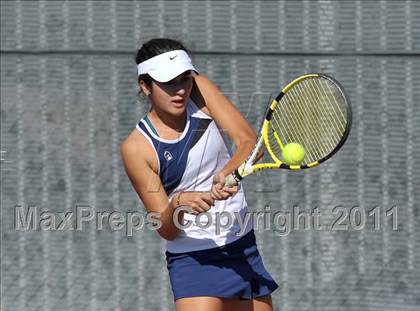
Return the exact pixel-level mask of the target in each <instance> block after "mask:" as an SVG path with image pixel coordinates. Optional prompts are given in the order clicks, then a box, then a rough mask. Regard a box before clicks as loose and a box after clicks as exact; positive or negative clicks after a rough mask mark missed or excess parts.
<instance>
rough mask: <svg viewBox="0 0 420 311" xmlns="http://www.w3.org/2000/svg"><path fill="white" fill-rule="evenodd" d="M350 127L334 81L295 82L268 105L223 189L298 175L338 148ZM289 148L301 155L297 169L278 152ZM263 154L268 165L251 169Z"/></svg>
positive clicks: (318, 77) (320, 77) (309, 77)
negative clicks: (274, 172)
mask: <svg viewBox="0 0 420 311" xmlns="http://www.w3.org/2000/svg"><path fill="white" fill-rule="evenodd" d="M351 121H352V113H351V107H350V101H349V99H348V98H347V96H346V94H345V93H344V90H343V88H342V86H341V85H340V84H339V83H338V82H337V81H336V80H335V79H334V78H332V77H330V76H327V75H325V74H319V73H317V74H306V75H303V76H300V77H298V78H297V79H295V80H293V81H292V82H290V83H289V84H288V85H287V86H286V87H285V88H284V89H283V90H282V91H281V92H280V94H279V95H278V96H277V97H276V98H275V99H274V100H273V101H272V102H271V104H270V106H269V108H268V110H267V113H266V115H265V119H264V123H263V125H262V127H261V131H260V135H259V137H258V140H257V143H256V145H255V147H254V149H253V150H252V152H251V154H250V155H249V157H248V159H247V160H246V161H245V162H244V163H243V164H242V165H241V166H240V167H239V168H238V169H237V170H235V171H234V172H233V173H232V174H230V175H228V176H227V177H226V185H234V184H236V183H237V182H239V181H240V180H242V179H243V178H244V177H245V176H247V175H250V174H252V173H255V172H258V171H261V170H265V169H289V170H301V169H306V168H312V167H315V166H317V165H318V164H320V163H322V162H324V161H325V160H327V159H329V158H331V157H332V156H333V155H334V154H335V153H336V152H337V151H338V150H339V149H340V148H341V147H342V146H343V144H344V142H345V141H346V139H347V137H348V136H349V133H350V128H351ZM289 144H293V145H294V146H298V147H299V148H300V151H301V155H302V154H304V156H303V159H300V161H299V163H290V161H289V162H288V161H286V154H285V153H284V151H285V149H286V146H288V145H289ZM297 144H298V145H297ZM302 147H303V150H302ZM263 148H265V149H266V150H265V152H264V153H266V154H267V155H268V158H269V160H266V161H267V162H266V163H264V162H263V163H256V162H257V161H256V159H258V157H259V156H260V155H261V151H262V149H263ZM302 151H303V152H302ZM265 158H267V157H265ZM258 162H261V161H258Z"/></svg>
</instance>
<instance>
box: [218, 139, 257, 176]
mask: <svg viewBox="0 0 420 311" xmlns="http://www.w3.org/2000/svg"><path fill="white" fill-rule="evenodd" d="M256 139H257V136H256V135H250V136H249V137H247V138H244V139H243V140H242V141H240V142H239V143H238V144H237V148H236V150H235V152H234V154H233V155H232V158H231V159H230V161H229V162H228V163H226V165H225V166H224V167H223V169H222V171H221V172H222V173H223V174H224V175H225V176H227V175H229V174H230V173H232V172H233V171H235V170H236V169H237V168H238V167H239V166H240V165H241V164H242V163H243V162H245V160H246V159H247V158H248V156H249V154H250V153H251V151H252V149H253V148H254V146H255V143H256Z"/></svg>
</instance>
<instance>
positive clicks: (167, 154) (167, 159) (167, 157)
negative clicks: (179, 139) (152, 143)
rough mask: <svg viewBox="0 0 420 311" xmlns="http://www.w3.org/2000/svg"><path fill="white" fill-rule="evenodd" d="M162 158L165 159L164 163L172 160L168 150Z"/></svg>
mask: <svg viewBox="0 0 420 311" xmlns="http://www.w3.org/2000/svg"><path fill="white" fill-rule="evenodd" d="M163 156H164V157H165V159H166V161H171V160H172V158H173V156H172V154H171V153H170V152H169V151H168V150H166V151H165V152H164V153H163Z"/></svg>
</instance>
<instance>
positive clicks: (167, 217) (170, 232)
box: [158, 194, 184, 240]
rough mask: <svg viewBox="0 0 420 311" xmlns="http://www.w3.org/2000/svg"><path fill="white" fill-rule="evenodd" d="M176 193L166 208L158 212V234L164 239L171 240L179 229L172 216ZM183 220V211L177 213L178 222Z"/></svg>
mask: <svg viewBox="0 0 420 311" xmlns="http://www.w3.org/2000/svg"><path fill="white" fill-rule="evenodd" d="M177 197H178V194H176V195H175V197H174V198H173V199H172V200H171V201H170V202H169V204H168V206H167V208H166V209H164V210H163V211H162V212H161V213H160V221H161V223H162V226H161V227H160V229H158V233H159V235H160V236H161V237H162V238H164V239H165V240H173V239H175V238H176V236H177V235H178V234H179V231H180V229H179V228H178V227H177V226H176V225H175V222H174V216H175V211H176V208H177V207H178V206H177ZM183 221H184V212H183V211H180V212H179V213H178V224H182V223H183Z"/></svg>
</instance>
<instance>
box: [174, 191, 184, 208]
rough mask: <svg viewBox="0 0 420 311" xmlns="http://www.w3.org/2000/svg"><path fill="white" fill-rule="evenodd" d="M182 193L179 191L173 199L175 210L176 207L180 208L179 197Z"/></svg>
mask: <svg viewBox="0 0 420 311" xmlns="http://www.w3.org/2000/svg"><path fill="white" fill-rule="evenodd" d="M183 193H184V192H183V191H181V192H179V193H178V195H177V196H176V197H175V208H177V207H178V206H180V205H181V195H182V194H183Z"/></svg>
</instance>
